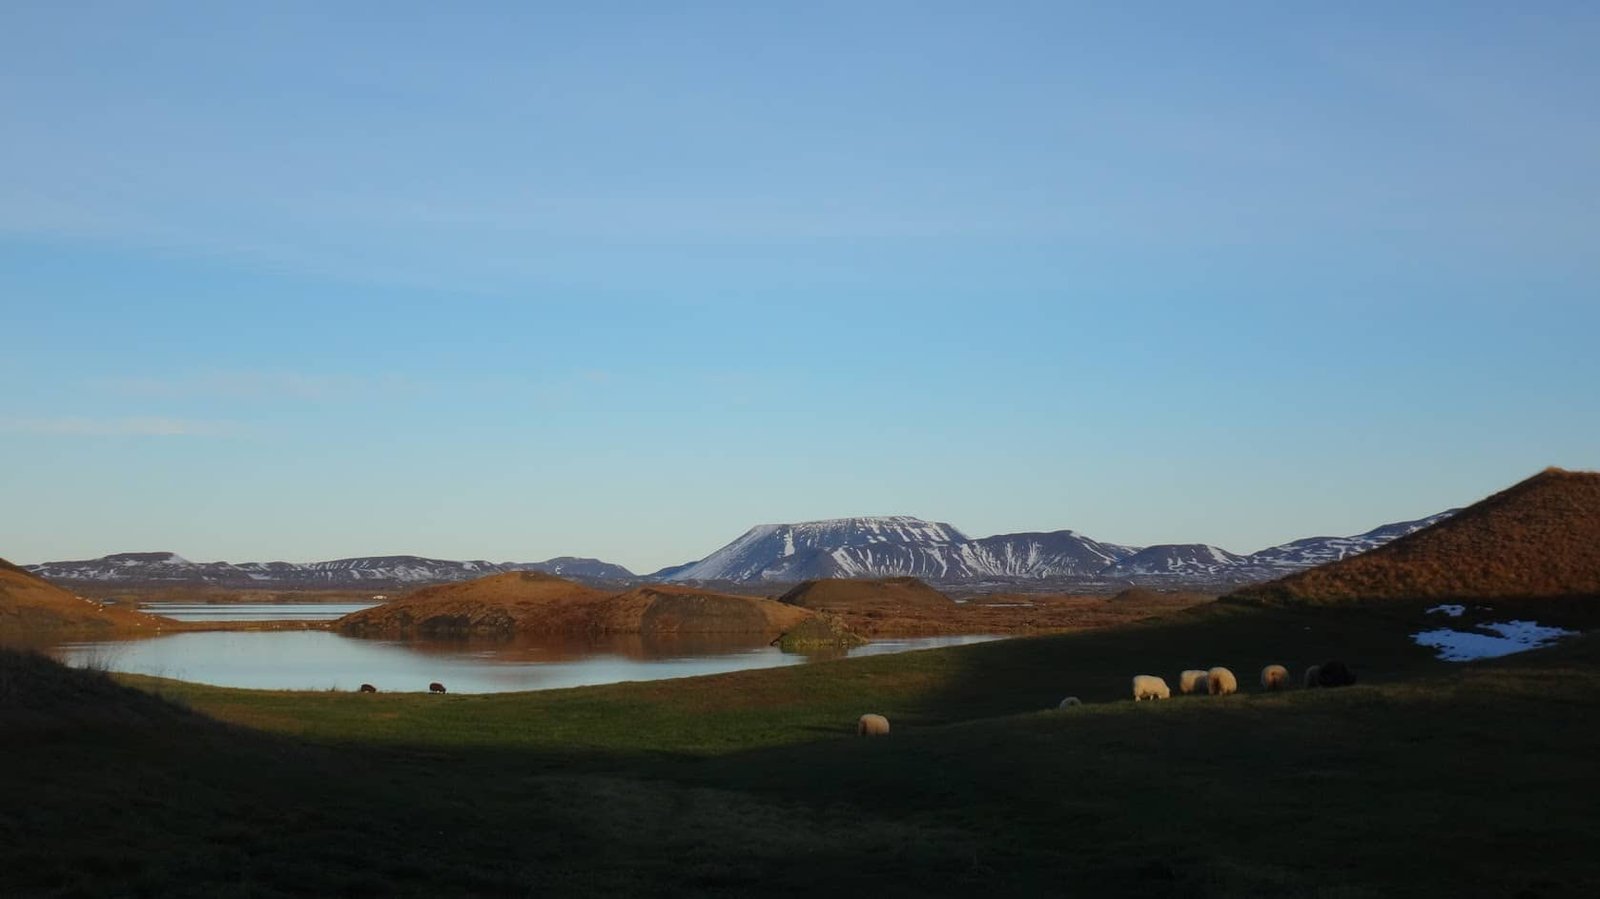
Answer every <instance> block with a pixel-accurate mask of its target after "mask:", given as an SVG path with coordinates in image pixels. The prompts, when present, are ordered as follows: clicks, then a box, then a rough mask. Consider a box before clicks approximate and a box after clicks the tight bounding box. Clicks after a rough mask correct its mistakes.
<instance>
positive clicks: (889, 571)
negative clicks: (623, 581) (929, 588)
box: [651, 510, 1454, 583]
mask: <svg viewBox="0 0 1600 899" xmlns="http://www.w3.org/2000/svg"><path fill="white" fill-rule="evenodd" d="M1453 512H1454V510H1451V511H1450V512H1441V513H1439V514H1438V515H1432V516H1429V517H1427V518H1422V519H1418V520H1416V521H1403V522H1396V523H1394V524H1386V525H1383V526H1382V527H1378V528H1374V529H1372V530H1370V531H1367V532H1365V533H1362V534H1357V535H1355V536H1353V537H1308V538H1305V539H1302V540H1295V541H1293V542H1291V543H1285V544H1283V545H1281V546H1274V547H1271V548H1269V549H1264V550H1261V551H1260V552H1258V553H1253V554H1251V555H1248V556H1241V555H1238V554H1236V553H1231V552H1228V551H1227V550H1225V549H1221V548H1220V547H1215V546H1208V545H1205V544H1200V543H1189V544H1161V545H1157V546H1146V547H1138V546H1122V545H1120V544H1116V543H1102V542H1100V541H1098V540H1093V539H1091V538H1089V537H1085V536H1083V535H1082V534H1079V533H1077V532H1076V531H1052V532H1048V533H1027V534H999V535H996V536H993V537H983V538H980V539H976V540H974V539H971V538H969V537H967V536H966V535H965V534H963V533H961V532H960V531H958V530H956V529H955V528H954V527H951V526H950V525H948V524H945V523H943V522H930V521H923V520H921V519H919V518H909V517H903V516H896V517H887V518H837V519H833V520H829V521H808V522H801V523H798V524H768V525H759V526H757V527H754V528H751V529H750V530H748V531H746V532H745V533H744V534H743V536H741V537H739V539H737V540H735V541H733V542H732V543H729V544H728V545H727V546H724V547H723V548H722V549H719V550H717V551H716V552H714V553H712V554H711V555H709V556H706V557H705V558H704V559H701V560H699V561H697V562H691V563H689V564H686V565H677V566H673V567H671V568H664V569H662V570H660V571H657V572H655V573H654V574H652V575H651V577H652V578H654V579H657V580H667V581H776V582H788V581H803V580H811V579H815V578H839V577H846V578H849V577H917V578H923V579H925V580H933V581H972V580H991V579H992V580H1016V579H1030V580H1031V579H1063V580H1080V581H1108V582H1116V581H1169V582H1185V583H1212V582H1218V583H1248V582H1251V581H1259V580H1270V579H1272V578H1275V577H1280V576H1282V575H1283V574H1286V573H1289V572H1293V571H1299V570H1302V569H1305V568H1310V567H1312V566H1314V565H1320V564H1322V563H1324V562H1329V561H1334V560H1337V559H1342V558H1345V557H1346V556H1351V555H1355V554H1356V553H1361V552H1365V551H1366V550H1369V549H1372V548H1374V547H1377V546H1382V545H1383V544H1385V543H1387V542H1389V541H1390V540H1394V539H1396V538H1398V537H1402V536H1405V535H1406V534H1410V533H1412V532H1413V531H1418V530H1421V529H1422V528H1425V527H1427V526H1429V525H1431V524H1433V523H1435V522H1438V521H1441V520H1443V519H1444V518H1447V517H1449V516H1450V515H1451V514H1453Z"/></svg>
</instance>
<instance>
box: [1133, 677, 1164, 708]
mask: <svg viewBox="0 0 1600 899" xmlns="http://www.w3.org/2000/svg"><path fill="white" fill-rule="evenodd" d="M1171 696H1172V688H1171V687H1168V686H1167V682H1166V681H1164V680H1162V679H1161V678H1159V677H1156V676H1155V675H1153V674H1136V675H1134V678H1133V701H1134V702H1138V701H1139V700H1141V699H1169V698H1171Z"/></svg>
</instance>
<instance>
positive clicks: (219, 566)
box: [23, 552, 634, 589]
mask: <svg viewBox="0 0 1600 899" xmlns="http://www.w3.org/2000/svg"><path fill="white" fill-rule="evenodd" d="M23 567H24V568H26V569H27V570H28V571H31V572H33V573H34V574H37V575H39V576H40V577H43V578H46V579H48V580H52V581H98V582H104V583H128V584H174V585H178V584H185V585H211V586H219V587H260V588H263V589H269V588H291V589H292V588H301V589H304V588H325V589H326V588H346V587H358V588H359V587H373V588H382V587H393V586H411V585H422V584H438V583H446V582H449V581H465V580H471V579H472V578H478V577H483V576H484V575H489V574H500V573H502V572H506V571H542V572H545V573H546V574H555V575H560V576H561V577H566V578H579V579H583V580H617V581H628V580H633V579H634V574H633V572H631V571H629V570H628V569H626V568H623V567H622V566H621V565H613V564H611V563H609V562H602V561H600V560H599V559H580V558H576V557H573V556H561V557H558V558H554V559H549V560H547V561H544V562H485V561H481V560H480V561H471V562H455V561H450V560H448V559H428V558H423V557H422V556H365V557H361V558H354V559H334V560H332V561H328V562H307V563H296V562H191V561H189V560H188V559H185V558H184V557H182V556H180V555H178V554H177V553H170V552H152V553H116V554H114V555H109V556H102V557H101V558H98V559H84V560H81V561H75V562H46V563H44V564H43V565H25V566H23Z"/></svg>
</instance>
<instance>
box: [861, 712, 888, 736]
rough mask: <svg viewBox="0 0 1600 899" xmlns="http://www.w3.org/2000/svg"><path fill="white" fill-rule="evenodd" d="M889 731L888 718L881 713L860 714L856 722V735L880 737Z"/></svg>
mask: <svg viewBox="0 0 1600 899" xmlns="http://www.w3.org/2000/svg"><path fill="white" fill-rule="evenodd" d="M888 733H889V719H888V718H885V717H883V716H882V715H862V716H861V719H860V720H859V721H857V722H856V735H857V736H861V737H882V736H886V735H887V734H888Z"/></svg>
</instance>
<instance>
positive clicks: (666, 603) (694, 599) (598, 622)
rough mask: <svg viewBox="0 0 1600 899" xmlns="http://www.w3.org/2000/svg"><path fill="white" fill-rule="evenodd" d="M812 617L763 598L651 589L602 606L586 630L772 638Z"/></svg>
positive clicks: (623, 595) (677, 588)
mask: <svg viewBox="0 0 1600 899" xmlns="http://www.w3.org/2000/svg"><path fill="white" fill-rule="evenodd" d="M811 617H812V613H811V612H810V611H808V610H806V609H799V608H795V607H794V606H790V605H785V604H783V603H781V602H777V601H775V600H771V599H765V598H762V597H756V596H735V595H732V594H727V593H707V592H705V591H703V590H697V589H695V588H693V587H680V586H676V585H671V586H669V585H665V584H654V585H648V586H644V587H637V588H635V589H633V590H629V591H628V592H626V593H619V594H617V595H616V596H613V597H611V598H610V599H607V600H606V601H605V602H603V603H601V604H600V607H599V608H598V609H596V610H595V614H594V616H593V617H592V618H591V619H590V628H591V630H594V631H598V632H606V633H633V632H639V633H672V634H768V635H776V634H779V633H781V632H783V631H785V630H788V629H789V628H791V627H793V626H794V625H796V624H799V623H800V622H802V621H805V620H807V619H808V618H811Z"/></svg>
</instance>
